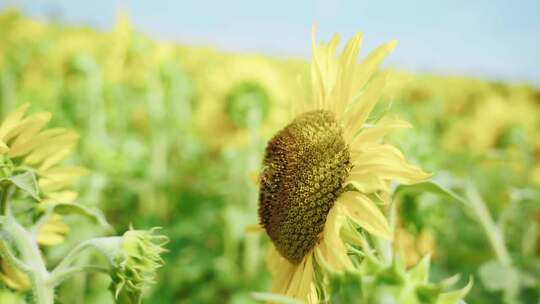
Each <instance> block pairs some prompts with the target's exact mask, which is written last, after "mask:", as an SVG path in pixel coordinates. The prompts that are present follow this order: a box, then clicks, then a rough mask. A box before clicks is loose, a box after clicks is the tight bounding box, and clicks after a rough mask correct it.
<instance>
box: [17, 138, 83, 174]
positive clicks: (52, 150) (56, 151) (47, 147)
mask: <svg viewBox="0 0 540 304" xmlns="http://www.w3.org/2000/svg"><path fill="white" fill-rule="evenodd" d="M78 138H79V136H78V135H77V133H75V132H71V131H68V132H65V133H64V134H62V135H59V136H55V137H54V138H51V140H49V141H48V142H46V143H45V144H43V145H42V146H40V147H37V148H36V149H34V151H32V153H30V154H29V155H28V156H27V157H25V159H24V163H25V164H28V165H35V164H38V163H40V162H43V161H44V160H45V159H47V158H50V159H53V160H55V161H56V162H58V161H60V160H62V159H63V158H64V157H65V156H67V155H68V154H69V152H71V150H72V149H73V147H74V146H75V144H76V142H77V140H78ZM53 155H54V156H53ZM59 155H60V156H59ZM49 166H51V164H49Z"/></svg>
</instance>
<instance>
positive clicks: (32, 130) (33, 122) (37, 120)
mask: <svg viewBox="0 0 540 304" xmlns="http://www.w3.org/2000/svg"><path fill="white" fill-rule="evenodd" d="M50 119H51V113H49V112H41V113H36V114H32V115H30V116H28V117H26V118H25V119H23V120H21V121H20V122H19V123H18V124H17V125H16V126H15V127H14V128H12V129H11V130H10V131H9V132H8V133H7V134H6V135H5V136H4V138H3V139H4V141H5V142H8V141H9V140H10V139H12V138H14V137H15V136H18V135H22V136H25V137H32V136H34V135H35V134H36V133H37V132H39V130H41V129H42V128H43V127H44V126H45V125H46V124H47V123H48V122H49V120H50Z"/></svg>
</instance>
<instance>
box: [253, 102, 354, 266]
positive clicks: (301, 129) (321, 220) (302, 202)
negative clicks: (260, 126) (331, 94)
mask: <svg viewBox="0 0 540 304" xmlns="http://www.w3.org/2000/svg"><path fill="white" fill-rule="evenodd" d="M351 167H352V164H351V159H350V153H349V150H348V147H347V145H346V143H345V141H344V139H343V135H342V130H341V126H340V125H339V124H338V122H337V121H336V119H335V117H334V115H333V114H332V113H331V112H329V111H325V110H316V111H311V112H307V113H304V114H302V115H300V116H298V117H297V118H296V119H295V120H294V121H293V122H292V123H291V124H289V125H288V126H286V127H285V128H284V129H283V130H281V131H279V132H278V133H277V134H276V135H275V136H274V137H273V138H272V139H271V140H270V142H269V143H268V146H267V148H266V155H265V158H264V167H263V173H262V176H261V189H260V194H259V201H260V208H259V216H260V219H261V224H262V225H263V227H264V228H265V229H266V232H267V233H268V235H269V236H270V238H271V239H272V241H273V242H274V244H275V246H276V248H277V250H278V251H279V252H280V253H281V254H282V255H283V256H284V257H285V258H287V259H288V260H289V261H290V262H292V263H298V262H300V261H301V259H302V258H303V257H304V256H305V255H306V254H307V252H308V251H310V250H311V249H312V248H313V246H314V245H315V244H316V243H317V240H318V236H319V234H320V233H321V232H322V230H323V228H324V224H325V222H326V216H327V215H328V212H329V211H330V209H331V208H332V207H333V205H334V202H335V201H336V199H337V197H338V196H339V195H340V194H341V193H342V192H343V184H344V182H345V180H346V178H347V176H348V173H349V171H350V169H351Z"/></svg>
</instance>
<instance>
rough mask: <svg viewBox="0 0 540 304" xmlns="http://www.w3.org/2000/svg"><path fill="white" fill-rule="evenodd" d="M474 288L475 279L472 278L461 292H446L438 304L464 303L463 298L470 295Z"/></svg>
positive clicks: (440, 297)
mask: <svg viewBox="0 0 540 304" xmlns="http://www.w3.org/2000/svg"><path fill="white" fill-rule="evenodd" d="M472 286H473V279H472V277H471V278H470V279H469V283H467V285H466V286H465V287H463V288H461V289H459V290H454V291H450V292H445V293H443V294H441V295H439V298H438V299H437V304H458V303H464V301H463V298H465V296H466V295H467V293H469V291H470V290H471V288H472Z"/></svg>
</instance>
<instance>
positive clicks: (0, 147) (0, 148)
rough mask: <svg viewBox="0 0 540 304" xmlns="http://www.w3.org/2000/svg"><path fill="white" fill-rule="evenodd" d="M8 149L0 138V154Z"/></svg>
mask: <svg viewBox="0 0 540 304" xmlns="http://www.w3.org/2000/svg"><path fill="white" fill-rule="evenodd" d="M8 151H9V147H8V146H7V145H6V143H4V142H3V141H2V140H0V154H4V153H6V152H8Z"/></svg>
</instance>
